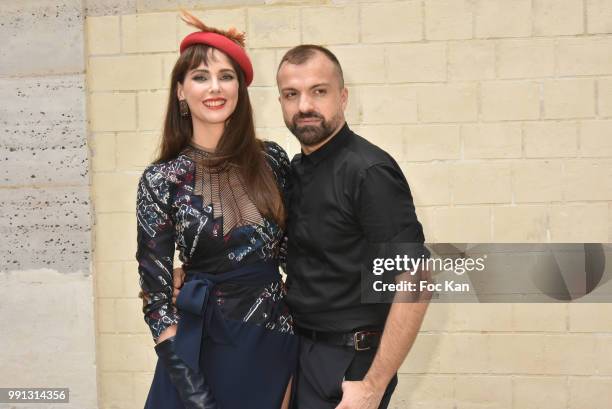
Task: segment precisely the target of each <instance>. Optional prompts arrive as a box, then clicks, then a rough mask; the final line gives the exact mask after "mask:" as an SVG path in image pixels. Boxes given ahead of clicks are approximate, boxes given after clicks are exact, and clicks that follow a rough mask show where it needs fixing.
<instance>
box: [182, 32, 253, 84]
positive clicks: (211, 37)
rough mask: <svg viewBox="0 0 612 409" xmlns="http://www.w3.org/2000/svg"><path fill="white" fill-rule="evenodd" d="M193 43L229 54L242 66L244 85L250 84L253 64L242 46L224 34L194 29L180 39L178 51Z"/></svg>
mask: <svg viewBox="0 0 612 409" xmlns="http://www.w3.org/2000/svg"><path fill="white" fill-rule="evenodd" d="M194 44H207V45H210V46H212V47H215V48H217V49H219V50H221V51H223V52H224V53H225V54H227V55H229V56H230V57H231V58H233V59H234V61H236V62H237V63H238V65H239V66H240V68H242V71H244V78H245V81H246V85H247V86H249V85H251V82H253V65H252V64H251V60H250V59H249V56H248V55H247V53H246V51H244V48H242V47H241V46H239V45H238V44H237V43H235V42H234V41H232V40H230V39H229V38H227V37H226V36H224V35H221V34H217V33H212V32H204V31H196V32H194V33H191V34H189V35H187V36H186V37H185V38H183V41H181V46H180V52H181V53H182V52H183V51H184V50H185V49H186V48H187V47H189V46H191V45H194Z"/></svg>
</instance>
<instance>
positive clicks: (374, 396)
mask: <svg viewBox="0 0 612 409" xmlns="http://www.w3.org/2000/svg"><path fill="white" fill-rule="evenodd" d="M384 394H385V388H382V389H381V387H377V386H375V385H373V384H372V383H370V382H368V381H367V380H365V379H364V380H363V381H344V382H342V400H341V401H340V404H339V405H338V406H336V409H377V408H378V406H379V405H380V401H381V400H382V397H383V395H384Z"/></svg>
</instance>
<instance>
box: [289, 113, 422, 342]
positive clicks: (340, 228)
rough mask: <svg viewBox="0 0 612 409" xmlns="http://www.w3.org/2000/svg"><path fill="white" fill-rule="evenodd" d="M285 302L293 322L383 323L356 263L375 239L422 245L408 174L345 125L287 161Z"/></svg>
mask: <svg viewBox="0 0 612 409" xmlns="http://www.w3.org/2000/svg"><path fill="white" fill-rule="evenodd" d="M291 175H292V188H291V194H290V201H289V203H290V205H289V222H288V229H287V231H288V236H289V242H288V254H287V280H288V281H287V288H288V294H287V303H288V304H289V306H290V307H291V309H292V314H293V317H294V322H295V323H296V325H297V326H300V327H304V328H309V329H314V330H318V331H332V332H350V331H353V330H355V329H357V328H365V327H379V328H380V327H383V325H384V322H385V320H386V316H387V314H388V310H389V305H388V304H362V303H361V269H362V265H364V264H365V262H366V259H365V256H366V255H367V254H368V251H369V246H371V245H372V244H373V243H391V242H402V243H418V245H417V246H411V247H410V248H411V249H412V250H411V253H410V254H408V256H411V257H414V258H418V257H419V256H421V255H423V254H425V255H427V256H428V255H429V253H428V252H427V249H426V248H425V247H424V246H423V245H422V244H423V243H424V241H425V237H424V235H423V228H422V226H421V223H419V221H418V219H417V216H416V213H415V209H414V204H413V199H412V194H411V192H410V188H409V186H408V182H407V181H406V178H405V177H404V175H403V173H402V171H401V169H400V167H399V165H398V164H397V163H396V162H395V160H394V159H393V158H392V157H391V155H389V154H388V153H387V152H385V151H383V150H382V149H380V148H378V147H377V146H375V145H373V144H371V143H370V142H368V141H367V140H365V139H364V138H362V137H361V136H359V135H356V134H355V133H353V132H352V131H351V130H350V129H349V127H348V125H346V124H345V125H344V127H343V128H342V129H341V130H340V131H339V132H338V133H337V134H336V135H335V136H333V137H332V139H331V140H330V141H329V142H327V143H326V144H324V145H323V146H322V147H320V148H319V149H317V150H316V151H314V152H313V153H311V154H309V155H305V154H299V155H296V157H295V158H294V159H293V160H292V162H291Z"/></svg>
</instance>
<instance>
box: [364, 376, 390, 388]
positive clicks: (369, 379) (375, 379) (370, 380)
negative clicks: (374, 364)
mask: <svg viewBox="0 0 612 409" xmlns="http://www.w3.org/2000/svg"><path fill="white" fill-rule="evenodd" d="M390 381H391V378H388V379H387V377H386V376H381V375H375V374H370V372H368V373H367V374H366V376H365V377H364V378H363V382H365V383H366V384H367V385H368V386H370V388H372V389H373V390H374V391H376V392H379V393H384V391H385V390H386V389H387V386H388V385H389V382H390Z"/></svg>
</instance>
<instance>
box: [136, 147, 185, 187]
mask: <svg viewBox="0 0 612 409" xmlns="http://www.w3.org/2000/svg"><path fill="white" fill-rule="evenodd" d="M192 167H193V162H192V160H191V159H190V158H189V156H187V155H186V154H185V153H184V152H181V153H180V154H179V155H178V156H177V157H176V158H173V159H169V160H165V161H156V162H153V163H150V164H149V165H147V166H146V167H145V168H144V170H143V172H142V177H141V179H147V181H149V182H151V181H155V180H157V181H162V180H163V181H166V182H171V183H177V182H179V181H180V180H182V179H183V176H184V175H185V174H186V173H188V172H190V170H191V168H192Z"/></svg>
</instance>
